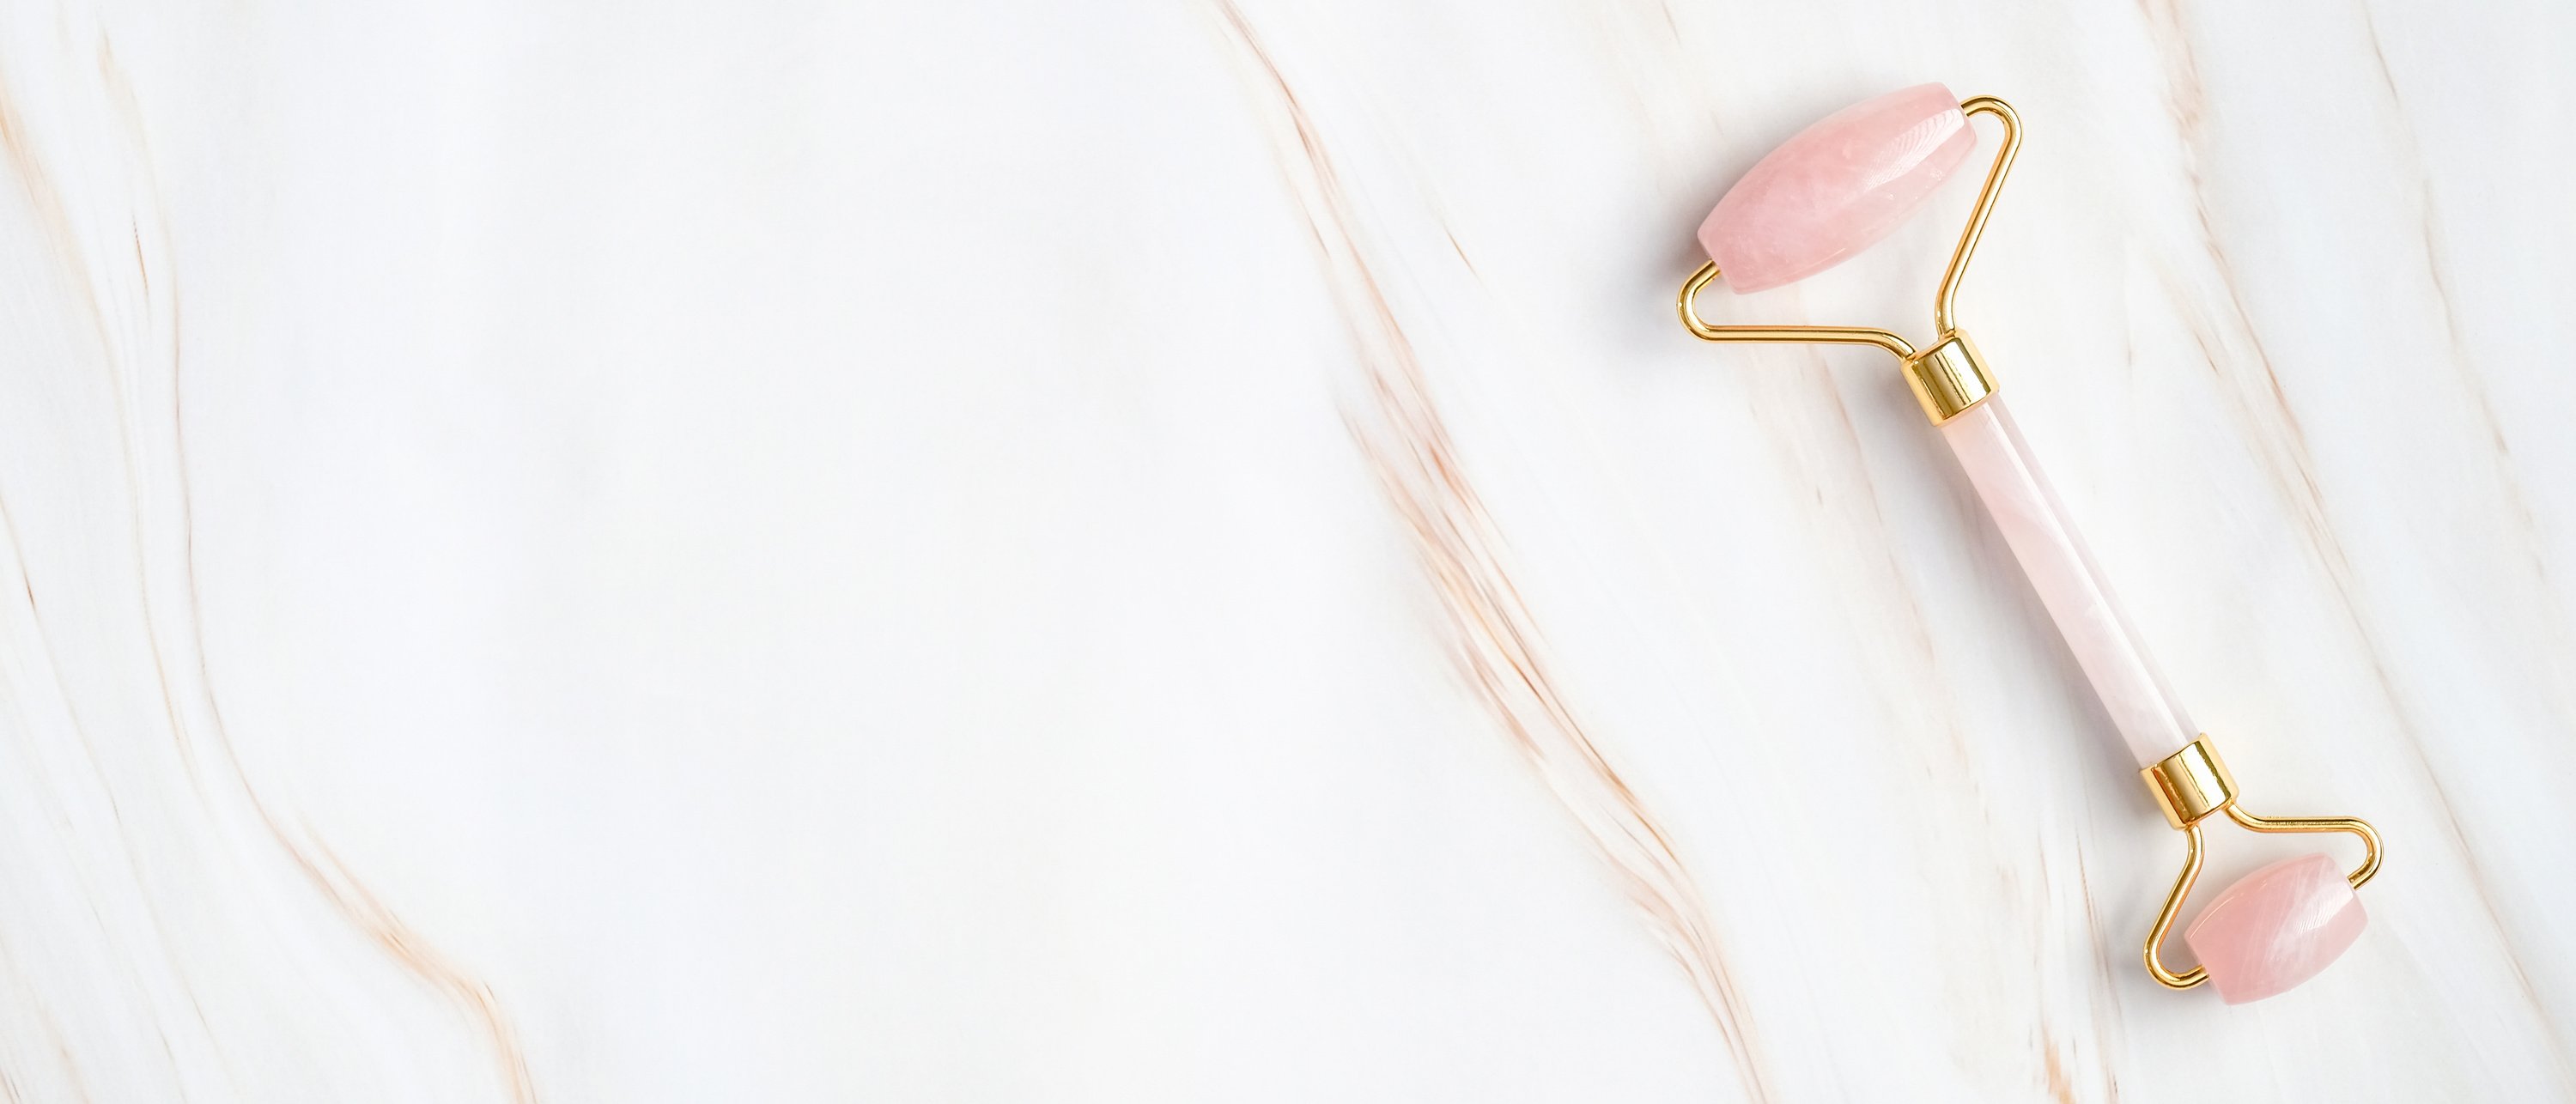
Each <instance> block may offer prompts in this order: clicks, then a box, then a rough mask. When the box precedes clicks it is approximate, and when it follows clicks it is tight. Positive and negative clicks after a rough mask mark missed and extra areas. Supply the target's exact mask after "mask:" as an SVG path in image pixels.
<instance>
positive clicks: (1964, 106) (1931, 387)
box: [1680, 96, 2021, 425]
mask: <svg viewBox="0 0 2576 1104" xmlns="http://www.w3.org/2000/svg"><path fill="white" fill-rule="evenodd" d="M1959 111H1960V112H1961V113H1962V114H1966V115H1992V116H1994V117H1995V118H1997V119H2000V120H2002V121H2003V125H2004V144H2003V148H2002V149H1999V150H1996V151H1995V163H1994V167H1992V168H1990V169H1988V170H1986V183H1985V187H1984V188H1983V189H1982V190H1980V191H1979V192H1978V193H1977V205H1976V207H1974V208H1973V209H1971V210H1970V211H1969V212H1968V225H1967V226H1966V227H1965V228H1964V229H1962V230H1961V231H1960V232H1959V245H1958V247H1957V248H1955V249H1953V250H1951V251H1950V267H1949V268H1948V269H1946V270H1944V271H1943V272H1942V273H1941V287H1940V290H1938V291H1936V292H1934V293H1933V297H1932V325H1933V328H1934V329H1936V330H1938V331H1939V332H1940V337H1939V338H1938V339H1937V340H1935V341H1934V342H1933V344H1932V347H1931V348H1929V349H1926V350H1922V351H1920V352H1917V351H1916V350H1915V348H1914V345H1913V343H1912V342H1909V341H1907V340H1905V338H1904V337H1902V336H1900V335H1898V334H1896V333H1895V332H1894V331H1890V330H1882V329H1878V328H1876V327H1872V326H1712V325H1710V324H1709V323H1707V322H1706V321H1704V320H1702V319H1701V318H1700V316H1699V293H1700V292H1701V291H1704V290H1706V289H1707V288H1708V285H1710V284H1712V283H1715V282H1716V281H1717V278H1718V275H1719V274H1718V270H1717V262H1716V261H1710V262H1708V263H1707V264H1704V265H1701V266H1700V267H1699V271H1697V272H1694V273H1691V277H1690V279H1689V280H1687V281H1684V282H1683V284H1682V294H1681V303H1680V310H1681V316H1682V326H1683V327H1684V328H1686V329H1688V330H1690V332H1691V334H1692V335H1693V336H1696V337H1698V338H1699V339H1700V340H1702V341H1789V342H1818V343H1823V344H1828V345H1876V346H1878V347H1879V348H1881V349H1885V350H1887V351H1888V352H1889V353H1892V354H1894V355H1895V356H1896V359H1897V360H1898V361H1899V362H1901V363H1902V364H1903V365H1904V368H1905V382H1906V384H1907V385H1908V386H1910V387H1912V388H1913V389H1914V397H1915V399H1916V400H1917V401H1919V402H1921V403H1922V404H1923V413H1924V415H1925V416H1927V417H1929V418H1931V419H1932V424H1934V425H1939V424H1941V423H1943V422H1946V421H1949V420H1950V419H1952V418H1956V417H1958V416H1959V415H1961V414H1963V413H1966V412H1967V410H1968V408H1970V407H1973V406H1975V405H1977V404H1978V403H1980V402H1984V401H1985V399H1986V396H1988V395H1992V394H1994V393H1995V380H1994V376H1993V375H1992V374H1991V373H1988V372H1987V371H1986V366H1985V361H1984V359H1983V358H1981V357H1979V356H1978V355H1977V347H1976V346H1975V345H1974V344H1973V343H1971V342H1969V340H1968V336H1967V335H1966V334H1963V333H1960V332H1959V326H1958V321H1957V319H1956V318H1955V317H1953V315H1954V309H1953V308H1954V307H1955V306H1956V304H1957V302H1958V299H1959V280H1960V278H1961V277H1962V276H1964V275H1966V273H1967V271H1968V259H1969V258H1970V257H1971V256H1973V255H1974V254H1975V253H1976V251H1977V240H1978V239H1979V238H1982V237H1984V236H1985V233H1986V219H1987V217H1988V216H1990V215H1992V214H1993V213H1994V209H1995V197H1996V196H1997V195H1998V194H2000V193H2001V192H2002V191H2003V189H2004V176H2005V174H2007V173H2010V172H2011V171H2012V163H2013V158H2014V157H2015V156H2017V155H2019V154H2020V153H2021V116H2020V115H2019V114H2017V113H2015V112H2014V111H2013V109H2012V105H2011V104H2008V103H2005V102H2003V101H2002V100H1999V99H1996V98H1995V97H1993V96H1973V97H1970V98H1968V99H1965V100H1961V101H1959Z"/></svg>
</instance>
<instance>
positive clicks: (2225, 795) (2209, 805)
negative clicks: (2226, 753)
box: [2138, 736, 2236, 828]
mask: <svg viewBox="0 0 2576 1104" xmlns="http://www.w3.org/2000/svg"><path fill="white" fill-rule="evenodd" d="M2138 777H2140V778H2144V779H2146V780H2147V789H2148V791H2150V792H2152V793H2154V794H2155V795H2156V806H2157V807H2158V808H2161V809H2163V810H2164V811H2165V823H2168V824H2171V825H2173V826H2174V827H2176V828H2188V827H2191V826H2192V825H2194V824H2198V823H2200V821H2201V819H2202V818H2204V817H2207V816H2208V815H2209V814H2211V813H2215V812H2217V811H2219V810H2221V809H2224V808H2226V807H2227V806H2228V803H2229V802H2232V801H2235V800H2236V776H2234V775H2232V774H2229V773H2227V764H2226V763H2225V762H2223V761H2221V760H2220V759H2219V758H2218V749H2216V748H2213V747H2211V746H2209V737H2207V736H2203V737H2201V738H2200V739H2197V740H2194V741H2192V742H2190V743H2188V744H2185V745H2183V749H2182V750H2181V751H2177V752H2175V753H2173V754H2171V755H2168V756H2165V757H2164V759H2163V761H2161V762H2158V763H2157V764H2156V765H2155V766H2152V767H2148V768H2147V769H2145V770H2142V771H2139V772H2138Z"/></svg>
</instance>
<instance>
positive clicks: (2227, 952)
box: [2183, 854, 2370, 1004]
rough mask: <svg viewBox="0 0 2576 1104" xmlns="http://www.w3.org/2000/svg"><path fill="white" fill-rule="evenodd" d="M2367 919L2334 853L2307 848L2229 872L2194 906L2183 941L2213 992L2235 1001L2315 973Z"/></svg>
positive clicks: (2268, 992) (2276, 989) (2282, 989)
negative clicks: (2196, 914)
mask: <svg viewBox="0 0 2576 1104" xmlns="http://www.w3.org/2000/svg"><path fill="white" fill-rule="evenodd" d="M2369 922H2370V918H2369V917H2368V916H2367V915H2365V914H2363V912H2362V911H2361V895H2360V894H2357V893H2354V892H2353V889H2352V882H2351V881H2350V880H2349V879H2347V878H2346V877H2345V876H2344V872H2343V869H2342V868H2341V867H2338V866H2336V865H2335V861H2334V859H2333V858H2332V857H2330V856H2327V855H2323V854H2307V855H2301V856H2299V857H2297V858H2294V859H2283V860H2281V861H2280V862H2277V863H2273V864H2272V865H2270V866H2267V867H2264V868H2263V869H2261V870H2257V871H2255V872H2253V873H2251V874H2248V875H2246V876H2244V877H2242V878H2239V879H2237V880H2236V884H2235V885H2231V886H2229V887H2227V889H2226V890H2225V891H2223V892H2221V893H2220V894H2219V895H2218V896H2217V898H2216V899H2214V900H2212V901H2210V903H2209V907H2208V908H2206V909H2203V910H2201V914H2200V919H2198V920H2194V921H2192V922H2191V927H2190V929H2188V930H2186V931H2185V932H2183V941H2184V942H2187V943H2189V944H2191V950H2192V953H2193V954H2196V955H2199V956H2200V965H2201V968H2202V969H2204V970H2207V971H2209V983H2210V984H2211V985H2214V986H2217V987H2218V995H2219V997H2220V998H2221V999H2224V1000H2225V1001H2226V1002H2227V1003H2229V1004H2243V1003H2245V1002H2247V1001H2258V1000H2262V999H2263V998H2265V997H2268V996H2272V995H2274V994H2276V993H2281V992H2286V991H2288V990H2289V989H2290V988H2292V987H2293V986H2296V985H2298V984H2299V983H2300V982H2303V981H2306V980H2308V979H2309V978H2312V977H2315V976H2316V974H2317V971H2319V970H2323V969H2325V968H2326V966H2327V965H2328V964H2329V963H2332V962H2333V961H2334V960H2335V959H2336V958H2337V957H2339V956H2341V955H2342V954H2343V952H2344V948H2346V947H2350V946H2352V943H2353V940H2355V939H2359V938H2361V929H2362V927H2363V926H2364V925H2366V924H2368V923H2369Z"/></svg>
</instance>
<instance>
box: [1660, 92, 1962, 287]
mask: <svg viewBox="0 0 2576 1104" xmlns="http://www.w3.org/2000/svg"><path fill="white" fill-rule="evenodd" d="M1976 144H1977V137H1976V133H1975V132H1974V131H1971V130H1969V129H1968V120H1967V117H1966V116H1965V115H1963V114H1961V113H1960V111H1959V99H1958V97H1956V96H1953V95H1951V94H1950V90H1949V89H1948V88H1945V87H1942V86H1941V85H1938V84H1919V85H1916V86H1914V87H1912V88H1907V89H1904V90H1901V91H1897V92H1890V93H1888V94H1886V95H1884V96H1880V97H1878V98H1876V99H1871V100H1863V101H1861V102H1860V103H1856V104H1853V105H1851V106H1850V107H1846V108H1844V109H1842V110H1841V111H1837V112H1835V113H1833V114H1832V115H1829V116H1826V117H1825V119H1824V120H1823V121H1822V122H1819V123H1817V124H1815V125H1814V126H1811V127H1808V128H1807V129H1805V130H1802V131H1799V132H1798V136H1797V137H1795V138H1791V139H1789V141H1788V142H1787V143H1785V144H1783V145H1781V147H1780V148H1778V149H1775V150H1772V151H1771V153H1770V155H1769V156H1766V157H1764V158H1763V159H1762V160H1761V161H1760V162H1759V163H1757V164H1755V165H1754V166H1753V169H1752V171H1750V172H1747V173H1745V174H1744V179H1742V180H1739V181H1737V182H1736V184H1735V187H1733V188H1730V189H1728V190H1727V193H1726V197H1725V198H1723V199H1720V200H1718V201H1717V209H1716V210H1714V211H1711V212H1709V215H1708V220H1707V221H1706V222H1702V223H1701V224H1700V227H1699V242H1700V245H1701V246H1703V247H1705V248H1706V249H1707V250H1708V255H1709V258H1710V259H1711V260H1714V261H1716V262H1717V267H1718V269H1719V271H1721V272H1723V273H1724V274H1725V276H1726V285H1727V286H1728V287H1730V288H1733V289H1735V290H1736V291H1739V292H1743V291H1761V290H1763V289H1764V288H1772V287H1778V286H1780V285H1782V284H1786V283H1792V282H1794V281H1798V280H1803V279H1805V278H1807V277H1809V276H1813V275H1815V274H1816V273H1819V272H1822V271H1824V270H1826V269H1828V268H1831V267H1833V266H1834V265H1836V264H1839V263H1841V262H1842V260H1843V259H1844V258H1846V257H1849V256H1851V255H1852V254H1854V253H1857V252H1859V251H1860V250H1862V249H1864V248H1866V247H1867V246H1868V245H1869V244H1870V243H1872V242H1875V241H1877V240H1878V239H1880V238H1883V237H1886V236H1887V234H1888V232H1889V231H1892V230H1894V229H1896V226H1897V224H1898V223H1901V222H1903V221H1905V217H1906V216H1907V215H1910V214H1912V213H1914V209H1915V208H1916V207H1917V206H1920V205H1921V204H1922V202H1923V200H1924V199H1925V198H1926V197H1928V196H1930V195H1931V194H1932V191H1933V189H1935V188H1938V187H1940V185H1941V182H1942V181H1945V180H1948V179H1949V178H1950V176H1951V174H1952V173H1954V172H1956V171H1957V170H1958V168H1959V162H1960V161H1961V160H1962V159H1964V158H1966V157H1967V156H1968V151H1969V150H1971V149H1974V148H1975V147H1976Z"/></svg>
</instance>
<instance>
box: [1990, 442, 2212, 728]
mask: <svg viewBox="0 0 2576 1104" xmlns="http://www.w3.org/2000/svg"><path fill="white" fill-rule="evenodd" d="M1941 439H1942V440H1944V441H1947V442H1949V445H1950V451H1951V452H1952V453H1955V454H1957V456H1958V457H1959V467H1960V469H1961V470H1963V471H1965V472H1967V474H1968V484H1969V485H1970V486H1972V487H1975V488H1976V489H1977V497H1978V498H1980V499H1983V500H1984V501H1985V504H1986V513H1987V514H1989V515H1991V516H1992V517H1993V518H1994V519H1995V528H1996V529H1998V530H2001V531H2002V533H2003V535H2004V544H2005V545H2007V546H2009V547H2010V548H2011V549H2012V553H2013V559H2014V560H2016V561H2019V562H2020V564H2021V570H2022V574H2023V575H2025V576H2028V577H2029V579H2030V586H2031V589H2032V590H2034V591H2036V592H2038V594H2039V604H2040V605H2042V606H2045V607H2047V608H2048V616H2049V619H2050V620H2052V621H2055V622H2057V631H2058V633H2059V635H2061V636H2064V637H2065V638H2066V647H2067V650H2068V651H2071V652H2073V653H2075V665H2076V666H2078V667H2081V668H2083V670H2084V677H2085V679H2086V680H2087V681H2089V682H2091V683H2092V684H2093V693H2094V694H2095V695H2096V696H2098V697H2100V698H2101V699H2102V711H2103V712H2104V713H2106V714H2109V715H2110V718H2111V727H2112V728H2113V729H2115V730H2117V731H2118V732H2119V734H2120V739H2121V742H2122V743H2124V744H2126V745H2128V748H2129V754H2131V755H2132V756H2135V757H2136V758H2137V760H2138V765H2139V766H2142V767H2146V766H2153V765H2155V763H2156V761H2157V760H2159V759H2162V758H2164V757H2165V756H2168V755H2171V754H2173V753H2174V752H2176V751H2180V750H2182V746H2183V745H2184V744H2188V743H2190V742H2192V741H2193V740H2194V739H2196V738H2198V737H2199V735H2200V730H2198V729H2196V728H2193V727H2192V723H2191V718H2190V717H2189V716H2188V715H2186V714H2185V713H2184V712H2183V708H2182V701H2181V699H2179V698H2176V697H2175V696H2174V693H2173V691H2172V690H2171V689H2170V688H2168V687H2166V685H2165V680H2164V676H2162V675H2160V674H2158V673H2157V671H2156V665H2155V662H2154V661H2153V660H2151V659H2149V658H2148V657H2147V646H2146V644H2145V642H2144V641H2143V640H2141V639H2140V638H2139V636H2138V631H2137V630H2136V629H2134V628H2131V627H2130V626H2129V617H2128V614H2126V613H2124V612H2122V610H2121V608H2120V602H2119V599H2117V598H2115V597H2113V596H2112V593H2111V584H2110V583H2109V582H2108V581H2107V580H2105V579H2104V578H2103V576H2102V569H2101V568H2100V567H2099V566H2097V565H2095V564H2094V562H2093V554H2092V553H2091V552H2090V551H2088V550H2086V548H2085V547H2084V538H2083V537H2082V536H2081V535H2079V534H2077V533H2076V531H2075V523H2074V522H2073V521H2071V520H2069V519H2068V517H2067V516H2066V507H2065V506H2064V505H2063V504H2061V503H2059V502H2058V501H2057V492H2056V491H2055V490H2054V489H2052V488H2050V486H2049V484H2048V477H2047V476H2046V475H2044V474H2042V473H2041V472H2040V470H2039V461H2038V460H2037V459H2036V458H2034V457H2033V456H2032V455H2031V451H2030V444H2029V442H2027V441H2024V440H2022V436H2021V427H2019V426H2016V425H2014V424H2013V419H2012V414H2011V413H2010V412H2008V411H2006V410H2005V409H2004V398H2003V396H2001V395H1995V396H1992V397H1989V398H1988V399H1986V401H1984V402H1981V403H1978V404H1977V405H1975V406H1972V407H1969V408H1968V410H1967V411H1966V412H1965V413H1963V414H1960V415H1959V416H1958V417H1956V418H1952V419H1950V420H1949V421H1947V422H1944V423H1942V424H1941Z"/></svg>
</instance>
